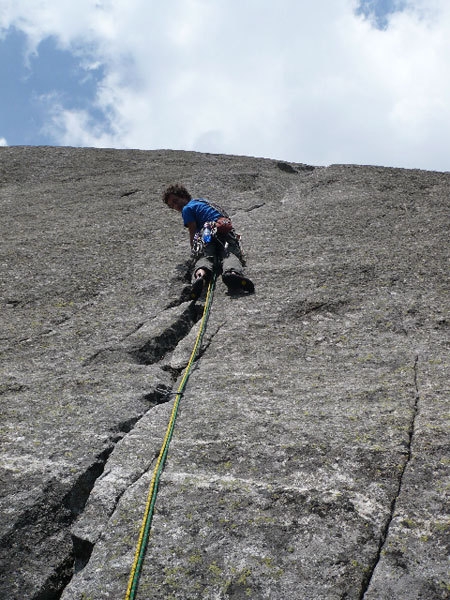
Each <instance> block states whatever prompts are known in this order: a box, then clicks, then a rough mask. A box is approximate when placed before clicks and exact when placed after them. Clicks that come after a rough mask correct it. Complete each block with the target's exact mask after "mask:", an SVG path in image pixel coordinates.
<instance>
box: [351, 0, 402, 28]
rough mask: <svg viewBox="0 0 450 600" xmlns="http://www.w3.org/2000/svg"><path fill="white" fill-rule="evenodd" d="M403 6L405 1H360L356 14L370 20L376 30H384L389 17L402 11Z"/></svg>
mask: <svg viewBox="0 0 450 600" xmlns="http://www.w3.org/2000/svg"><path fill="white" fill-rule="evenodd" d="M405 5H406V1H405V0H360V2H359V6H358V8H357V9H356V13H357V14H358V15H363V16H364V17H366V18H367V19H370V20H371V21H372V22H373V24H374V25H375V27H376V28H377V29H386V28H387V26H388V24H389V16H390V15H391V14H393V13H395V12H400V11H402V10H403V9H404V8H405Z"/></svg>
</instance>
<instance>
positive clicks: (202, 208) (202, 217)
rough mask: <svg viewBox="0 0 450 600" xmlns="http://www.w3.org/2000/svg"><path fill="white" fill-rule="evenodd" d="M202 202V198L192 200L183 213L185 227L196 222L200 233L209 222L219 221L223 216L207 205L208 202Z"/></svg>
mask: <svg viewBox="0 0 450 600" xmlns="http://www.w3.org/2000/svg"><path fill="white" fill-rule="evenodd" d="M200 200H202V198H198V199H196V198H192V200H190V201H189V202H188V203H187V204H186V206H185V207H183V210H182V211H181V216H182V217H183V223H184V226H185V227H187V226H188V223H192V221H195V224H196V226H197V231H200V229H201V228H202V227H203V225H204V224H205V223H207V222H208V221H217V219H218V218H219V217H220V216H221V214H220V212H218V211H217V210H216V209H215V208H213V207H212V206H210V205H209V204H206V202H200Z"/></svg>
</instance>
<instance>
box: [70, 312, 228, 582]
mask: <svg viewBox="0 0 450 600" xmlns="http://www.w3.org/2000/svg"><path fill="white" fill-rule="evenodd" d="M199 318H200V314H199V307H197V306H195V305H193V304H192V303H191V304H189V305H188V306H187V307H186V306H184V307H181V311H180V307H172V308H170V309H167V310H166V311H165V314H164V315H162V316H161V315H160V316H159V319H156V323H153V324H152V326H151V327H150V328H149V324H148V323H143V324H141V325H140V326H139V327H137V328H136V329H135V330H134V331H133V332H132V333H131V334H130V335H128V336H126V337H125V338H123V340H122V341H123V343H124V345H125V348H121V349H118V348H116V349H107V350H104V351H100V352H99V353H97V354H96V355H95V356H94V357H91V359H90V362H92V361H93V360H95V361H97V360H100V359H103V360H104V359H105V353H107V352H109V353H115V354H116V358H117V359H119V360H120V358H122V359H124V360H126V356H127V355H128V356H132V357H133V359H134V361H135V362H137V363H139V364H143V365H150V364H154V363H155V362H158V361H160V360H161V359H162V358H164V357H166V356H167V355H168V354H169V353H170V352H172V351H173V354H172V355H171V357H170V359H169V360H168V361H167V362H166V363H165V364H162V365H161V368H162V369H163V370H165V371H169V372H170V373H171V377H172V380H173V382H174V384H175V382H176V380H177V379H178V378H179V377H180V375H181V373H182V371H183V369H184V368H185V366H186V364H187V362H188V360H189V358H188V357H189V355H190V351H189V352H187V351H188V347H189V348H191V347H192V342H193V339H195V338H196V336H197V330H198V327H195V325H196V324H198V326H199V325H200V324H199V323H198V321H199ZM161 319H162V322H161ZM222 326H223V324H222V325H219V326H217V327H216V329H215V330H214V331H213V332H212V333H211V334H210V335H209V337H208V338H207V340H206V343H205V344H203V345H202V348H200V349H199V351H198V355H197V359H198V358H200V356H202V355H203V354H204V353H205V351H206V350H207V348H208V347H209V345H210V344H211V341H212V339H213V337H214V336H215V335H216V334H217V333H218V331H219V330H220V328H221V327H222ZM148 334H150V337H149V338H148V339H146V340H145V341H144V343H142V341H143V339H144V336H146V335H148ZM151 334H153V335H151ZM174 394H175V393H174V392H173V387H172V388H170V387H167V386H164V385H161V384H159V385H158V386H157V387H156V388H155V389H154V390H153V391H152V392H150V393H149V394H146V395H145V396H144V397H143V398H144V399H145V400H147V401H148V402H150V403H151V404H152V407H154V406H156V405H158V404H163V403H166V402H168V401H170V400H171V399H172V397H173V396H174ZM147 413H148V410H147V411H145V412H144V413H143V414H141V415H139V416H137V417H133V418H131V419H129V420H127V421H125V422H123V423H122V424H120V425H119V431H118V432H117V433H116V435H115V436H114V437H113V438H112V441H113V444H112V445H111V446H110V447H108V452H107V453H105V454H104V462H103V464H102V467H101V469H100V468H99V469H97V470H96V469H95V467H94V466H93V467H92V470H91V472H90V473H91V474H92V475H94V474H97V477H95V479H93V480H92V485H91V486H90V490H89V493H88V494H87V495H86V494H83V498H82V499H81V502H80V505H79V506H76V505H75V503H74V500H75V498H76V496H75V495H74V494H73V495H72V496H73V499H72V504H73V505H74V508H75V511H74V512H76V513H77V515H78V516H79V518H78V520H77V524H76V525H75V526H74V527H73V528H72V544H73V552H72V559H73V569H72V573H73V574H76V573H79V572H80V571H81V570H83V569H84V568H85V567H86V565H87V564H88V563H89V560H90V558H91V555H92V552H93V550H94V547H95V544H96V542H97V540H98V539H99V537H100V535H101V532H102V531H103V529H104V527H105V518H106V520H109V518H110V517H111V515H112V514H113V513H114V511H115V510H116V507H117V505H118V504H119V502H120V499H121V498H122V496H123V495H124V493H125V492H126V491H127V490H128V489H129V488H130V487H131V486H133V485H134V484H135V483H136V482H137V481H138V480H139V479H141V478H142V477H143V476H144V475H145V474H146V473H147V472H148V471H149V469H150V468H151V465H152V464H153V463H154V462H155V460H156V459H157V457H158V450H155V452H153V453H151V456H150V460H149V458H148V457H147V461H146V464H145V465H143V468H142V469H140V470H139V472H135V473H134V474H133V473H131V474H129V475H127V474H125V473H120V472H119V473H117V472H115V471H117V469H116V470H114V468H113V469H112V470H111V471H110V472H108V473H105V465H106V461H107V459H108V458H109V457H110V455H111V453H112V451H113V450H114V449H115V447H116V445H117V443H118V442H119V441H121V440H123V439H124V437H125V435H126V434H128V433H129V432H131V431H132V430H133V429H134V427H135V426H136V424H137V423H138V421H139V420H141V419H142V418H143V417H144V416H145V415H146V414H147ZM101 475H103V477H102V478H101V479H102V483H101V486H100V487H101V489H97V493H96V497H95V498H94V497H90V496H91V492H92V491H93V489H94V486H95V484H96V483H97V481H98V480H99V478H100V476H101ZM88 479H89V477H88ZM103 488H104V490H103ZM88 500H89V503H88ZM86 505H87V506H86ZM85 508H87V510H85ZM82 513H83V514H82ZM70 579H71V578H70ZM69 581H70V580H69ZM69 581H68V582H67V583H66V585H65V587H67V585H68V583H69Z"/></svg>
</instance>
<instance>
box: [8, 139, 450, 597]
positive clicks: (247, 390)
mask: <svg viewBox="0 0 450 600" xmlns="http://www.w3.org/2000/svg"><path fill="white" fill-rule="evenodd" d="M0 182H1V188H0V202H1V214H2V219H1V235H2V245H1V260H0V263H1V277H2V291H1V302H2V305H1V369H2V371H1V380H0V386H1V387H0V394H1V395H0V401H1V407H2V421H1V490H2V493H1V499H0V508H1V521H0V526H1V530H0V533H1V548H2V550H1V553H2V555H1V561H2V563H1V580H0V595H1V596H2V597H5V598H9V599H17V600H19V599H20V600H23V599H25V598H26V599H28V598H30V599H33V600H44V599H45V600H47V599H56V598H60V597H62V598H63V600H81V599H83V600H87V599H88V598H90V599H95V600H103V599H114V600H115V599H119V598H123V597H124V596H125V591H126V587H127V582H128V577H129V572H130V568H131V564H132V560H133V556H134V552H135V547H136V542H137V536H138V532H139V528H140V525H141V520H142V515H143V510H144V506H145V502H146V497H147V493H148V486H149V482H150V479H151V476H152V473H153V468H154V465H155V461H156V457H157V455H158V453H159V449H160V446H161V442H162V440H163V437H164V435H165V430H166V426H167V423H168V420H169V416H170V413H171V410H172V405H173V398H174V394H173V392H175V391H176V389H177V384H178V382H179V380H180V376H181V373H182V371H183V369H184V367H185V365H186V364H187V361H188V359H189V355H190V351H191V349H192V346H193V344H194V341H195V338H196V334H197V331H198V327H199V324H198V319H199V317H200V314H201V307H202V302H200V303H198V304H197V306H196V307H195V306H192V305H191V303H189V302H186V301H185V298H186V290H187V288H188V271H189V261H188V258H189V251H188V236H187V233H186V231H185V230H183V227H182V224H181V221H180V217H179V215H178V214H177V213H175V212H171V211H169V210H168V209H167V208H166V207H165V206H164V205H163V204H162V203H161V200H160V195H161V191H162V190H163V189H164V187H165V186H166V185H168V184H170V183H173V182H182V183H184V184H185V185H186V186H187V187H188V188H189V189H190V190H191V191H192V193H193V194H196V195H203V196H207V197H210V198H211V199H213V200H216V201H217V202H219V203H221V204H224V205H226V206H227V207H229V209H230V211H229V212H230V213H231V214H232V217H233V220H234V222H235V224H236V227H237V229H238V230H239V231H240V232H241V233H242V234H243V241H244V247H245V250H246V254H247V258H248V270H247V272H248V275H249V276H250V277H251V278H252V279H253V281H254V282H255V285H256V293H255V294H254V295H252V296H248V297H232V296H229V295H227V293H226V289H225V288H224V286H223V284H222V282H221V281H220V280H219V281H218V283H217V288H216V291H215V295H214V300H213V306H212V311H211V315H210V320H209V323H208V328H207V332H206V335H205V337H204V339H203V345H202V348H201V352H200V358H199V360H198V361H197V362H196V365H195V369H194V370H193V372H192V375H191V377H190V379H189V382H188V385H187V388H186V390H185V394H184V396H183V397H182V400H181V404H180V413H179V416H178V420H177V424H176V429H175V433H174V438H173V440H172V443H171V446H170V451H169V456H168V462H167V465H166V468H165V470H164V473H163V476H162V480H161V485H160V488H159V493H158V499H157V504H156V511H155V516H154V519H153V524H152V533H151V537H150V542H149V546H148V549H147V554H146V558H145V562H144V567H143V572H142V575H141V579H140V584H139V590H138V596H137V597H138V598H140V599H146V598H148V599H169V598H173V599H175V598H176V599H188V598H189V599H192V598H208V599H221V598H223V599H227V598H234V599H236V600H238V599H240V598H242V599H244V598H256V599H258V598H261V599H270V600H273V599H283V600H285V599H305V600H311V599H318V600H319V599H324V600H331V599H344V598H347V599H358V600H362V599H364V600H375V599H377V600H378V599H383V600H387V599H395V600H411V599H413V600H414V599H419V598H420V599H427V600H435V599H439V600H440V599H445V598H449V597H450V579H449V576H448V550H449V518H448V490H449V460H450V457H449V452H448V444H449V435H448V434H449V428H448V414H449V411H448V240H447V238H448V230H449V211H448V208H449V206H448V205H449V196H450V193H449V192H450V175H449V174H448V173H435V172H425V171H409V170H400V169H387V168H381V167H366V166H344V165H333V166H330V167H320V168H319V167H317V168H314V167H310V166H307V165H300V164H288V163H279V162H277V161H274V160H267V159H257V158H249V157H236V156H219V155H206V154H197V153H188V152H175V151H148V152H146V151H131V150H93V149H73V148H27V147H23V148H0Z"/></svg>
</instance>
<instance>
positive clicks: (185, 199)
mask: <svg viewBox="0 0 450 600" xmlns="http://www.w3.org/2000/svg"><path fill="white" fill-rule="evenodd" d="M163 201H164V202H165V204H167V206H168V207H169V208H172V209H173V210H176V211H178V212H180V213H181V216H182V218H183V223H184V226H185V227H187V229H188V230H189V238H190V244H191V251H192V254H193V256H194V257H195V259H196V262H195V266H194V271H193V275H192V288H191V298H192V299H193V300H197V299H198V298H199V297H200V295H201V293H202V291H203V288H204V286H205V285H206V284H207V283H208V282H209V280H210V279H211V276H212V273H213V270H214V268H215V264H216V260H217V267H218V269H221V272H222V280H223V282H224V283H225V285H226V286H227V287H228V289H229V291H230V292H231V293H237V292H242V293H248V294H252V293H253V292H254V291H255V286H254V284H253V282H252V281H251V280H250V279H249V278H248V277H245V276H244V269H243V265H242V260H243V259H242V252H241V246H240V244H239V239H240V238H239V236H238V235H237V234H236V232H235V231H234V229H233V227H232V224H231V220H230V219H229V217H228V215H227V214H226V211H225V210H224V209H222V208H221V207H220V206H218V205H217V204H214V203H212V202H210V201H209V200H207V199H205V198H192V197H191V195H190V193H189V192H188V191H187V189H186V188H185V187H184V186H182V185H171V186H169V187H168V188H167V189H166V190H165V191H164V193H163Z"/></svg>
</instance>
